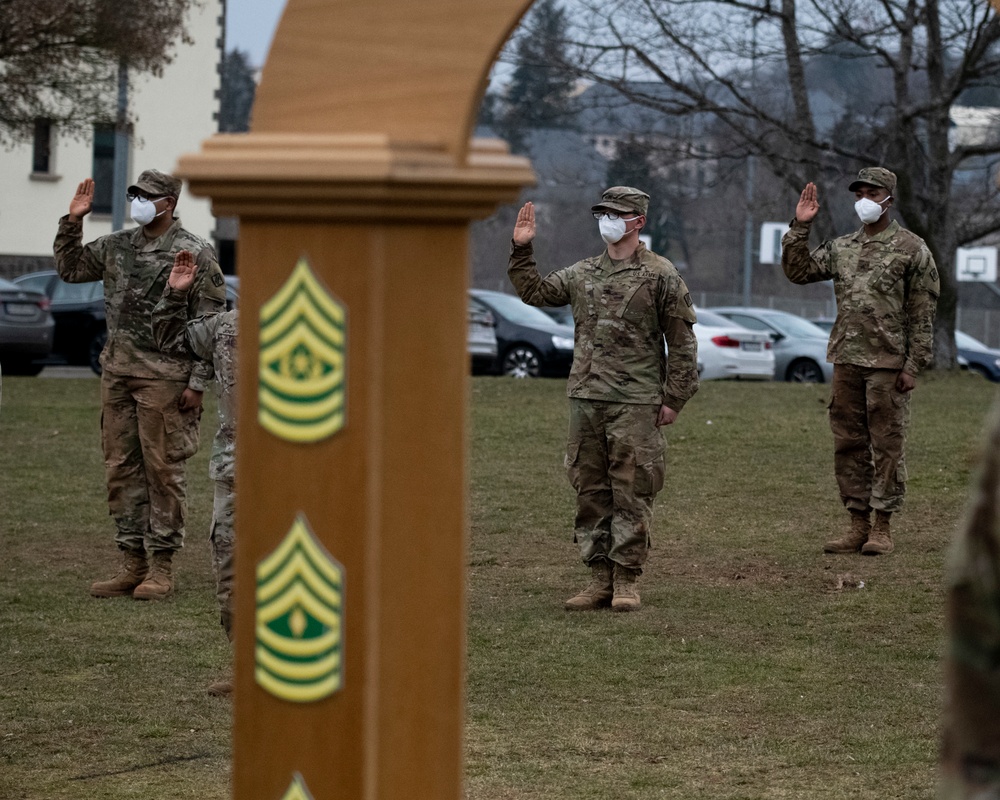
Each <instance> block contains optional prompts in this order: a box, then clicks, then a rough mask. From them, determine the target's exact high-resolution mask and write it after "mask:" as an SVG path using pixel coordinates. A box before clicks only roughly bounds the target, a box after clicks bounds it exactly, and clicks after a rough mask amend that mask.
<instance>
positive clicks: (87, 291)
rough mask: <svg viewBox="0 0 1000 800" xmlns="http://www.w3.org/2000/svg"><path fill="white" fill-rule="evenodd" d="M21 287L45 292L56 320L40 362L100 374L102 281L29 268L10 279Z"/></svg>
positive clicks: (104, 331)
mask: <svg viewBox="0 0 1000 800" xmlns="http://www.w3.org/2000/svg"><path fill="white" fill-rule="evenodd" d="M225 278H226V308H227V309H232V308H235V307H236V304H237V301H238V299H239V285H240V284H239V280H238V279H237V278H235V277H234V276H232V275H226V276H225ZM13 281H14V283H15V284H17V285H18V286H20V287H21V288H22V289H34V290H36V291H39V292H43V293H45V294H46V295H48V297H49V299H50V301H51V303H52V306H51V311H52V318H53V319H54V320H55V323H56V331H55V338H54V340H53V343H52V354H51V355H50V356H49V357H48V359H46V361H45V362H44V363H52V364H72V365H74V366H88V367H90V368H91V369H92V370H94V372H96V373H97V374H98V375H100V374H101V362H100V357H101V350H103V349H104V343H105V342H106V341H107V340H108V326H107V322H106V321H105V319H104V283H103V282H102V281H88V282H87V283H67V282H66V281H64V280H63V279H62V278H60V277H59V275H58V274H57V273H56V271H55V270H51V269H49V270H42V271H41V272H29V273H28V274H27V275H20V276H18V277H17V278H14V279H13Z"/></svg>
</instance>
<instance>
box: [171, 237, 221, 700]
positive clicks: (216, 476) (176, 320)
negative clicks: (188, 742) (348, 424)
mask: <svg viewBox="0 0 1000 800" xmlns="http://www.w3.org/2000/svg"><path fill="white" fill-rule="evenodd" d="M197 269H198V265H197V264H196V263H195V260H194V257H193V256H191V255H190V254H185V255H184V256H183V257H178V259H177V261H176V263H175V264H174V268H173V270H172V271H171V273H170V278H169V279H168V280H167V288H166V289H165V290H164V293H163V297H162V298H161V300H160V302H159V303H157V305H156V308H154V309H153V323H152V324H153V338H154V339H155V341H156V346H157V347H158V348H160V350H162V351H163V352H165V353H170V354H181V353H188V352H190V353H194V355H195V356H196V357H197V358H198V359H200V360H202V361H204V362H207V363H209V364H211V365H212V367H213V369H214V371H215V380H216V385H217V386H218V391H219V430H218V431H217V432H216V434H215V440H214V441H213V443H212V458H211V460H210V461H209V465H208V474H209V477H210V478H211V479H212V480H213V481H215V504H214V507H213V512H212V528H211V533H210V535H209V538H210V541H211V544H212V570H213V572H214V573H215V586H216V592H215V594H216V599H217V600H218V603H219V613H220V618H221V622H222V628H223V630H225V632H226V636H227V637H229V640H230V641H232V640H233V576H234V574H235V572H234V565H233V548H234V544H235V528H234V526H233V522H234V518H235V507H236V400H237V398H236V332H237V329H238V327H239V318H238V312H237V311H236V310H235V309H234V310H232V311H223V312H222V313H221V314H211V315H209V316H204V317H198V318H197V319H193V320H190V321H189V320H188V305H189V302H190V299H189V297H188V293H189V291H190V289H191V287H192V285H193V284H194V280H195V274H196V272H197ZM232 688H233V685H232V681H231V680H228V679H224V680H221V681H217V682H215V683H213V684H212V685H211V686H210V687H209V689H208V690H209V692H210V693H211V694H216V695H227V694H229V693H230V692H232Z"/></svg>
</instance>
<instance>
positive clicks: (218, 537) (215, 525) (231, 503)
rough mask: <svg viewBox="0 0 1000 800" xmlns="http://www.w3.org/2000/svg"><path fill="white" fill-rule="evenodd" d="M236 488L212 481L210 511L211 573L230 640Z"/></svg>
mask: <svg viewBox="0 0 1000 800" xmlns="http://www.w3.org/2000/svg"><path fill="white" fill-rule="evenodd" d="M235 518H236V486H235V484H234V482H233V481H232V480H217V481H216V482H215V504H214V506H213V508H212V533H211V536H210V537H209V538H210V541H211V544H212V572H214V573H215V598H216V600H218V602H219V616H220V619H221V622H222V627H223V628H224V629H225V631H226V635H227V636H228V637H229V638H230V639H232V638H233V577H234V575H235V574H236V573H235V569H234V565H233V551H234V550H235V546H236V528H235V526H234V521H235Z"/></svg>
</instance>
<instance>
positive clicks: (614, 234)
mask: <svg viewBox="0 0 1000 800" xmlns="http://www.w3.org/2000/svg"><path fill="white" fill-rule="evenodd" d="M597 226H598V228H600V231H601V238H602V239H603V240H604V241H606V242H607V243H608V244H614V243H615V242H618V241H621V238H622V237H623V236H624V235H625V220H623V219H622V218H621V217H619V218H618V219H608V218H607V217H601V218H600V220H598V223H597Z"/></svg>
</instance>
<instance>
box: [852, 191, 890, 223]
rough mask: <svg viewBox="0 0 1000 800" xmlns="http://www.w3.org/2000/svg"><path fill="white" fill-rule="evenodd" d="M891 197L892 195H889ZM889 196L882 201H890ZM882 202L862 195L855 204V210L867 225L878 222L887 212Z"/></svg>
mask: <svg viewBox="0 0 1000 800" xmlns="http://www.w3.org/2000/svg"><path fill="white" fill-rule="evenodd" d="M889 197H892V195H889ZM889 197H887V198H885V200H883V201H882V203H885V202H886V201H888V200H889ZM882 203H876V202H875V201H874V200H869V199H868V198H867V197H862V198H861V199H860V200H858V202H856V203H855V204H854V210H855V211H856V212H857V214H858V216H859V217H860V218H861V221H862V222H863V223H865V225H872V224H874V223H876V222H878V221H879V219H881V217H882V215H883V214H884V213H885V209H884V208H882Z"/></svg>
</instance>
